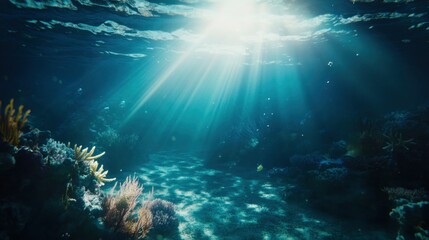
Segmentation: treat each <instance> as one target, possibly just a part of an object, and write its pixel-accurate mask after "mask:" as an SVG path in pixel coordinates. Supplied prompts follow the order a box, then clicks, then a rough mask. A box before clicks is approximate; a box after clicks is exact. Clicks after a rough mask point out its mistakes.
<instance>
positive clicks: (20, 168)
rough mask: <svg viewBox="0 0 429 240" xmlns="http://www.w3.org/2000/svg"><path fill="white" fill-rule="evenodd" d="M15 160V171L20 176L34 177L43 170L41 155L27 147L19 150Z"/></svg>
mask: <svg viewBox="0 0 429 240" xmlns="http://www.w3.org/2000/svg"><path fill="white" fill-rule="evenodd" d="M15 160H16V164H15V169H16V170H17V172H19V173H21V174H25V175H34V174H37V173H41V171H42V169H43V155H42V154H41V153H40V152H38V151H33V150H31V149H30V148H28V147H23V148H21V149H20V150H19V151H18V152H17V153H16V154H15Z"/></svg>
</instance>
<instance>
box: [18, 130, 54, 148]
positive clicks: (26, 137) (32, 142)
mask: <svg viewBox="0 0 429 240" xmlns="http://www.w3.org/2000/svg"><path fill="white" fill-rule="evenodd" d="M49 138H51V131H40V130H39V129H37V128H34V129H32V130H31V131H30V132H27V133H24V134H22V136H21V138H20V144H21V145H23V146H27V147H34V146H38V145H43V144H46V143H47V142H48V139H49Z"/></svg>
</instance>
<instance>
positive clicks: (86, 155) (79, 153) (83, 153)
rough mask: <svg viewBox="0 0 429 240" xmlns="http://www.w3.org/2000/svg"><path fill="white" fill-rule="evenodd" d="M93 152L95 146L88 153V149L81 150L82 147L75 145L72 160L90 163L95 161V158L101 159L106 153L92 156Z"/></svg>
mask: <svg viewBox="0 0 429 240" xmlns="http://www.w3.org/2000/svg"><path fill="white" fill-rule="evenodd" d="M94 151H95V146H93V147H92V148H91V150H90V151H89V152H88V148H84V149H83V150H82V145H80V146H79V147H78V146H77V145H76V144H75V145H74V158H75V159H76V160H78V161H92V160H95V159H97V158H100V157H102V156H103V155H104V154H105V153H106V152H102V153H100V154H98V155H95V156H92V154H94Z"/></svg>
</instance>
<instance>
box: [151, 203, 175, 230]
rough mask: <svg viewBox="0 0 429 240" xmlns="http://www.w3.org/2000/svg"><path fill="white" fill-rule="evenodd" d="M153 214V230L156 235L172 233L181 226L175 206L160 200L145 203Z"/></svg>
mask: <svg viewBox="0 0 429 240" xmlns="http://www.w3.org/2000/svg"><path fill="white" fill-rule="evenodd" d="M145 206H146V208H148V209H149V210H150V211H151V212H152V229H151V231H153V232H155V233H164V234H167V233H172V232H174V231H175V230H176V229H177V227H178V226H179V220H178V219H177V217H176V211H175V210H174V204H173V203H171V202H169V201H165V200H162V199H159V198H156V199H154V200H150V201H148V202H146V203H145Z"/></svg>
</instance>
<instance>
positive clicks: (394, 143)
mask: <svg viewBox="0 0 429 240" xmlns="http://www.w3.org/2000/svg"><path fill="white" fill-rule="evenodd" d="M384 137H385V138H386V145H385V146H384V147H383V150H387V151H389V152H394V151H396V150H399V149H405V150H407V151H408V150H410V148H409V145H412V144H416V143H415V142H414V139H412V138H410V139H408V140H404V139H403V138H402V133H393V132H390V133H389V134H388V135H386V134H385V135H384Z"/></svg>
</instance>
